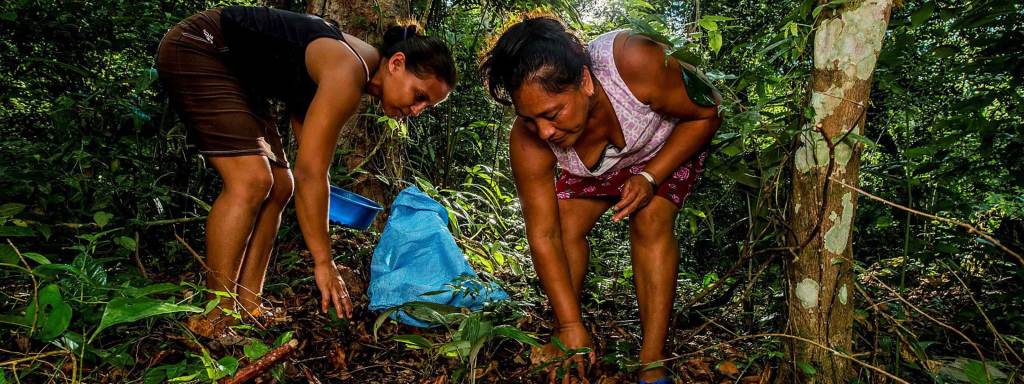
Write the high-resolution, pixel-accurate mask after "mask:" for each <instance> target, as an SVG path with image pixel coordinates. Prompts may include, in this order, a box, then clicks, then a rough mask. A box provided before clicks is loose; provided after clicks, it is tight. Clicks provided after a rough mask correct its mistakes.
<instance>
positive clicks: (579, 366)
mask: <svg viewBox="0 0 1024 384" xmlns="http://www.w3.org/2000/svg"><path fill="white" fill-rule="evenodd" d="M552 338H553V339H554V338H557V339H558V342H559V343H561V346H559V345H557V344H555V343H554V342H553V341H552V342H551V343H548V344H545V345H544V346H542V347H539V348H536V347H535V348H533V351H532V352H531V354H530V360H531V362H532V363H533V364H534V365H535V366H542V367H544V371H546V372H547V373H548V382H550V383H554V382H556V377H557V371H558V368H559V366H561V367H563V368H564V369H563V371H564V372H565V375H566V376H572V375H573V372H575V375H576V376H577V378H578V379H579V381H580V382H583V383H586V382H588V381H587V379H586V371H587V367H588V366H590V365H593V364H595V363H596V362H597V354H596V353H595V352H594V350H593V346H592V343H591V340H590V334H589V333H588V332H587V330H586V328H584V327H583V324H580V323H575V324H569V325H566V326H559V327H558V329H557V330H556V331H555V334H554V335H552ZM562 347H564V348H565V349H566V350H565V351H563V350H562ZM582 348H590V352H588V353H583V354H576V355H574V356H572V357H568V358H567V357H566V353H567V352H569V351H572V350H578V349H582ZM559 361H561V362H562V363H561V365H559V364H558V363H557V362H559ZM573 364H575V366H576V368H575V369H570V368H571V365H573Z"/></svg>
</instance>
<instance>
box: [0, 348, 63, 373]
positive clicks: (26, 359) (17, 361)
mask: <svg viewBox="0 0 1024 384" xmlns="http://www.w3.org/2000/svg"><path fill="white" fill-rule="evenodd" d="M67 353H68V351H50V352H45V353H37V354H35V355H32V356H29V357H22V358H20V359H14V360H8V361H5V362H2V363H0V366H4V365H10V366H11V368H12V369H13V368H14V366H15V365H18V364H21V363H25V362H29V361H35V360H38V359H42V358H44V357H50V356H57V355H65V354H67Z"/></svg>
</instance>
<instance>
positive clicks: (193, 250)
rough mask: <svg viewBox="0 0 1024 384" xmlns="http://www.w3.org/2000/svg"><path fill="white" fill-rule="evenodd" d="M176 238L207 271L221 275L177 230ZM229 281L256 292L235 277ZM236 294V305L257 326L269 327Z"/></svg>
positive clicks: (236, 285)
mask: <svg viewBox="0 0 1024 384" xmlns="http://www.w3.org/2000/svg"><path fill="white" fill-rule="evenodd" d="M174 238H175V239H177V240H178V242H179V243H181V245H182V246H184V247H185V249H187V250H188V252H189V253H191V254H192V257H194V258H195V259H196V261H198V262H199V265H201V266H202V267H203V269H204V270H206V271H207V272H209V273H216V274H218V275H221V273H220V272H217V271H214V270H212V269H210V267H209V266H208V265H206V262H204V261H203V258H202V257H201V256H199V253H198V252H196V250H195V249H192V246H191V245H189V244H188V242H186V241H185V239H183V238H181V236H180V235H178V233H177V232H175V233H174ZM228 281H230V282H231V283H232V284H234V285H235V287H242V289H244V290H246V291H249V293H255V292H253V291H252V290H251V289H249V288H246V287H245V286H244V285H242V284H238V282H237V281H235V279H231V278H228ZM236 296H237V295H231V299H232V300H234V301H235V304H236V305H237V306H238V307H240V308H241V309H242V311H244V312H245V314H247V315H249V318H250V319H251V320H252V321H253V322H254V323H256V326H257V327H259V328H260V329H267V327H266V326H264V325H263V323H261V322H260V320H259V319H257V318H256V316H254V315H253V314H252V313H251V312H249V310H248V309H245V306H243V305H241V303H239V302H238V297H236ZM257 296H258V295H257Z"/></svg>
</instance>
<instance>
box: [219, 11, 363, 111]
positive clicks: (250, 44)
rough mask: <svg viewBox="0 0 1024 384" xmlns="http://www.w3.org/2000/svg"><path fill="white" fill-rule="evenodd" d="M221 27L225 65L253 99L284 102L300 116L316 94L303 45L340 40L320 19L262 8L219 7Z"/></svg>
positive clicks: (324, 21)
mask: <svg viewBox="0 0 1024 384" xmlns="http://www.w3.org/2000/svg"><path fill="white" fill-rule="evenodd" d="M221 28H222V30H223V33H224V40H225V45H226V46H227V53H226V55H225V63H226V64H227V65H228V67H229V68H230V69H231V70H232V72H234V73H235V74H237V75H238V77H239V79H240V80H241V81H242V83H243V84H245V85H246V87H247V88H248V89H249V90H251V91H252V92H254V93H255V94H257V95H260V96H267V97H275V98H280V99H282V100H284V101H285V102H286V103H287V104H288V106H289V108H291V109H293V112H299V113H301V112H304V111H305V109H306V108H307V107H308V106H309V103H310V101H311V100H312V98H313V94H314V93H315V92H316V84H315V83H314V82H313V80H312V79H311V78H310V77H309V73H308V72H307V70H306V60H305V53H306V46H308V45H309V43H310V42H312V41H313V40H316V39H318V38H321V37H329V38H333V39H338V40H343V39H344V38H343V35H342V33H341V31H339V30H338V28H337V27H335V26H334V25H332V24H330V23H328V22H327V21H326V20H324V19H322V18H320V17H317V16H313V15H305V14H300V13H295V12H290V11H285V10H279V9H273V8H264V7H244V6H231V7H227V8H224V9H223V10H221ZM295 109H298V110H295Z"/></svg>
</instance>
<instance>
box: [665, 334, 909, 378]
mask: <svg viewBox="0 0 1024 384" xmlns="http://www.w3.org/2000/svg"><path fill="white" fill-rule="evenodd" d="M768 337H782V338H787V339H793V340H797V341H802V342H805V343H807V344H810V345H813V346H815V347H818V348H821V349H824V350H826V351H828V352H829V353H831V354H833V355H835V356H839V357H842V358H844V359H847V360H850V361H852V362H854V363H856V364H858V365H860V366H862V367H864V368H867V369H870V370H872V371H875V372H878V373H880V374H882V375H884V376H885V377H888V378H890V379H892V380H893V381H895V382H897V383H901V384H910V383H909V382H907V381H906V380H903V379H901V378H899V377H897V376H896V375H893V374H891V373H889V372H887V371H886V370H884V369H882V368H879V367H876V366H874V365H871V364H868V363H865V362H863V361H860V360H858V359H857V358H855V357H853V356H851V355H848V354H846V353H844V352H840V351H837V350H835V349H832V348H829V347H826V346H824V345H822V344H821V343H818V342H816V341H814V340H810V339H805V338H803V337H800V336H794V335H788V334H785V333H759V334H756V335H746V336H740V337H737V338H734V339H732V340H726V341H723V342H721V343H717V344H714V345H710V346H707V347H704V348H701V349H698V350H696V351H693V352H689V353H686V354H682V355H678V356H673V357H669V358H667V359H663V360H659V361H654V362H652V363H657V362H666V361H670V360H675V359H679V358H682V357H686V356H693V355H697V354H700V353H702V352H704V351H707V350H709V349H714V348H718V347H720V346H723V345H729V344H732V343H735V342H738V341H743V340H749V339H756V338H768Z"/></svg>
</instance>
